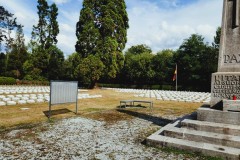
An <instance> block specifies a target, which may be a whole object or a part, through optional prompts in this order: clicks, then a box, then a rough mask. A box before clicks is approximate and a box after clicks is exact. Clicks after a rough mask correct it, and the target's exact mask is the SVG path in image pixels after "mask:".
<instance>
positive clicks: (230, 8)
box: [211, 0, 240, 106]
mask: <svg viewBox="0 0 240 160" xmlns="http://www.w3.org/2000/svg"><path fill="white" fill-rule="evenodd" d="M239 1H240V0H224V2H223V3H224V4H223V14H222V30H221V41H220V49H219V60H218V72H216V73H213V74H212V83H211V106H214V105H216V104H217V103H218V102H220V101H222V100H225V99H232V97H233V95H236V96H237V99H240V26H239V22H240V4H239V3H240V2H239Z"/></svg>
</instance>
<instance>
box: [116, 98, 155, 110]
mask: <svg viewBox="0 0 240 160" xmlns="http://www.w3.org/2000/svg"><path fill="white" fill-rule="evenodd" d="M128 103H129V104H130V106H134V103H149V105H150V106H149V107H150V109H152V108H153V102H152V101H143V100H121V101H120V107H122V106H123V105H122V104H124V106H125V108H126V106H127V104H128Z"/></svg>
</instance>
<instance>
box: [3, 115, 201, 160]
mask: <svg viewBox="0 0 240 160" xmlns="http://www.w3.org/2000/svg"><path fill="white" fill-rule="evenodd" d="M154 127H155V128H156V126H154V125H152V123H151V122H149V121H146V120H143V119H139V118H134V119H132V120H125V121H119V122H116V123H114V124H107V123H105V122H103V121H97V120H92V119H87V118H80V117H78V118H70V119H64V120H61V121H57V122H54V123H45V124H42V125H40V126H38V127H35V128H33V129H32V128H31V129H20V130H12V131H10V132H8V133H4V135H2V136H0V159H4V160H5V159H18V160H19V159H47V160H50V159H56V160H58V159H64V160H65V159H66V160H68V159H73V160H74V159H81V160H85V159H101V160H112V159H116V160H125V159H126V160H128V159H138V160H139V159H140V160H141V159H142V160H145V159H157V160H160V159H168V160H175V159H189V158H187V157H186V155H175V154H170V153H166V152H162V151H160V150H158V149H155V148H152V147H147V146H145V145H143V144H141V141H142V140H143V139H144V138H146V137H143V136H146V134H147V133H148V132H149V130H152V129H154ZM192 159H193V158H192ZM194 159H197V158H194Z"/></svg>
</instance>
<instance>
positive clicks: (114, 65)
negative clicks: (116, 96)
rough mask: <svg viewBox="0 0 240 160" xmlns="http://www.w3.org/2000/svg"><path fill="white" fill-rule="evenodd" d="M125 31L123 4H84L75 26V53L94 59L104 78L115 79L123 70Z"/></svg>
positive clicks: (108, 0) (89, 0) (88, 0)
mask: <svg viewBox="0 0 240 160" xmlns="http://www.w3.org/2000/svg"><path fill="white" fill-rule="evenodd" d="M128 27H129V26H128V15H127V12H126V4H125V1H124V0H98V1H94V0H84V1H83V8H82V10H81V12H80V18H79V21H78V23H77V26H76V36H77V39H78V40H77V43H76V46H75V48H76V52H78V53H79V54H80V55H81V56H82V57H83V58H86V57H87V56H88V55H89V54H92V55H95V56H98V57H99V58H100V59H101V61H102V62H103V64H104V66H105V68H104V71H105V73H104V75H105V76H107V77H109V78H115V77H116V74H117V73H118V72H119V71H120V69H121V68H122V66H123V60H124V57H123V54H122V50H123V49H124V48H125V44H126V42H127V29H128Z"/></svg>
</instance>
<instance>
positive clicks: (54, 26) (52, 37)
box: [46, 3, 59, 48]
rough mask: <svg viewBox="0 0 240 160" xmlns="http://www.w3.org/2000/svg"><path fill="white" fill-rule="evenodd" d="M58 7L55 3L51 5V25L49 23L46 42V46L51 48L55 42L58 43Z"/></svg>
mask: <svg viewBox="0 0 240 160" xmlns="http://www.w3.org/2000/svg"><path fill="white" fill-rule="evenodd" d="M57 16H58V8H57V6H56V4H55V3H53V4H52V5H51V6H50V7H49V25H48V37H47V42H46V48H49V47H50V46H51V45H53V44H57V42H58V40H57V35H58V33H59V25H58V22H57Z"/></svg>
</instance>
